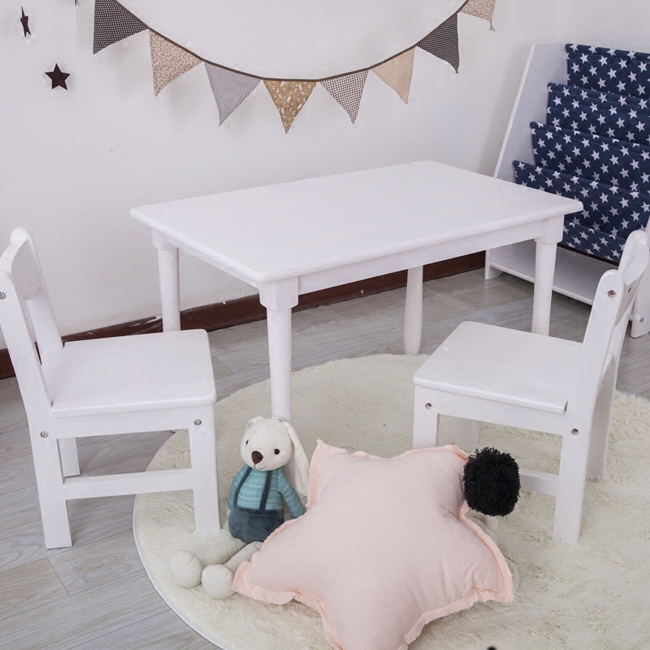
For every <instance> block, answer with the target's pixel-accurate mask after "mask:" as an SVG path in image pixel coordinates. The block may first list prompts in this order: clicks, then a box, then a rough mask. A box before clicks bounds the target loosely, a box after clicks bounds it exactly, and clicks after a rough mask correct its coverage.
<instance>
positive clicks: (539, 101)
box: [485, 43, 650, 337]
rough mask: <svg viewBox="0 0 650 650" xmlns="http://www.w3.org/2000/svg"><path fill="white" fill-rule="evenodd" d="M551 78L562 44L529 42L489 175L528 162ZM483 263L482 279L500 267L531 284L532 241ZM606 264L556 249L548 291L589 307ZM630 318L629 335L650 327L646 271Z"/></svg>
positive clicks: (508, 173)
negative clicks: (533, 126)
mask: <svg viewBox="0 0 650 650" xmlns="http://www.w3.org/2000/svg"><path fill="white" fill-rule="evenodd" d="M551 82H553V83H566V53H565V49H564V44H563V43H541V44H538V45H535V46H533V48H532V50H531V53H530V56H529V58H528V62H527V64H526V69H525V71H524V76H523V79H522V81H521V85H520V86H519V92H518V94H517V99H516V100H515V106H514V108H513V111H512V114H511V116H510V122H509V124H508V128H507V131H506V136H505V139H504V141H503V145H502V147H501V152H500V154H499V160H498V161H497V166H496V171H495V173H494V175H495V177H497V178H501V179H503V180H507V181H511V182H513V181H514V174H513V168H512V161H513V160H521V161H523V162H533V147H532V142H531V135H530V122H532V121H535V122H541V123H544V122H546V101H547V95H548V92H547V87H548V84H549V83H551ZM485 262H486V267H485V277H486V278H491V277H494V276H495V275H498V273H499V272H501V271H503V272H505V273H509V274H510V275H514V276H516V277H518V278H522V279H523V280H528V281H529V282H534V278H535V245H534V243H533V242H522V243H521V244H515V245H513V246H504V247H502V248H495V249H492V250H489V251H487V252H486V258H485ZM612 268H615V265H614V264H611V263H609V262H604V261H602V260H598V259H595V258H593V257H588V256H587V255H583V254H581V253H577V252H575V251H570V250H567V249H565V248H558V251H557V262H556V266H555V283H554V285H553V290H554V291H556V292H557V293H561V294H563V295H565V296H569V297H570V298H574V299H575V300H579V301H581V302H584V303H587V304H589V305H591V304H593V301H594V295H595V293H596V286H597V285H598V281H599V280H600V277H601V276H602V274H603V273H604V272H605V271H608V270H609V269H612ZM631 320H632V329H631V335H632V336H633V337H637V336H642V335H643V334H647V333H648V332H649V331H650V273H646V274H645V276H644V278H643V280H642V283H641V286H640V288H639V293H638V295H637V298H636V301H635V303H634V308H633V310H632V315H631Z"/></svg>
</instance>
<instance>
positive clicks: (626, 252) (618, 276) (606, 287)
mask: <svg viewBox="0 0 650 650" xmlns="http://www.w3.org/2000/svg"><path fill="white" fill-rule="evenodd" d="M649 258H650V251H649V250H648V236H647V234H646V232H645V231H643V230H637V231H635V232H633V233H631V234H630V236H629V237H628V238H627V241H626V242H625V247H624V249H623V255H622V256H621V261H620V264H619V266H618V269H612V270H610V271H606V272H605V273H604V274H603V276H602V277H601V278H600V282H599V283H598V288H597V289H596V295H595V297H594V302H593V305H592V308H591V314H590V316H589V322H588V323H587V329H586V331H585V336H584V339H583V345H582V352H581V355H580V364H579V368H578V372H577V375H576V380H575V384H574V386H573V389H572V393H571V397H570V399H569V402H570V403H572V402H575V401H576V400H577V399H579V400H580V401H586V402H587V404H589V405H593V404H595V401H596V398H597V396H598V392H599V390H600V387H601V385H602V382H603V380H604V376H605V372H606V369H607V367H608V363H614V364H616V368H618V361H619V358H620V355H621V348H622V347H623V340H624V338H625V332H626V330H627V325H628V322H629V319H630V312H631V311H632V304H633V302H634V298H635V297H636V293H637V290H638V287H639V284H640V282H641V279H642V277H643V274H644V272H645V270H646V268H647V266H648V260H649Z"/></svg>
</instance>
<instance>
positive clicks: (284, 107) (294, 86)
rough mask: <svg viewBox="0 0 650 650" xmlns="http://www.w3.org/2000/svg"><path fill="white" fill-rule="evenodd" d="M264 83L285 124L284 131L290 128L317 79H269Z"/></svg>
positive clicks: (287, 131) (286, 131)
mask: <svg viewBox="0 0 650 650" xmlns="http://www.w3.org/2000/svg"><path fill="white" fill-rule="evenodd" d="M264 85H265V86H266V89H267V90H268V91H269V95H271V98H272V99H273V102H274V103H275V105H276V107H277V109H278V112H279V113H280V117H281V118H282V124H283V125H284V132H285V133H289V129H290V128H291V125H292V124H293V121H294V120H295V119H296V116H297V115H298V113H300V111H301V110H302V107H303V106H304V105H305V103H306V102H307V100H308V99H309V95H311V92H312V90H314V86H315V85H316V82H315V81H269V80H266V79H265V80H264Z"/></svg>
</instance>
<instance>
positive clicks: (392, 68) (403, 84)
mask: <svg viewBox="0 0 650 650" xmlns="http://www.w3.org/2000/svg"><path fill="white" fill-rule="evenodd" d="M414 57H415V48H413V49H411V50H407V51H406V52H404V53H403V54H400V55H399V56H396V57H395V58H393V59H390V60H388V61H386V62H385V63H382V64H381V65H378V66H377V67H376V68H373V69H372V71H373V72H374V73H375V74H376V75H377V76H378V77H379V78H380V79H381V80H382V81H383V82H384V83H385V84H387V85H389V86H390V87H391V88H392V89H393V90H394V91H395V92H396V93H397V94H398V95H399V96H400V98H401V100H402V101H403V102H404V103H405V104H408V103H409V91H410V90H411V77H413V59H414Z"/></svg>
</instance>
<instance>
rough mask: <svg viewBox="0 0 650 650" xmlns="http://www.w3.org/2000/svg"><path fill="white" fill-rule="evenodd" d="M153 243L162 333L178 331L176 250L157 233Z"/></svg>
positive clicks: (179, 325) (178, 304)
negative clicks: (156, 265) (156, 261)
mask: <svg viewBox="0 0 650 650" xmlns="http://www.w3.org/2000/svg"><path fill="white" fill-rule="evenodd" d="M153 243H154V246H155V247H156V249H157V250H158V275H159V279H160V302H161V307H162V321H163V332H174V331H178V330H180V329H181V309H180V280H179V269H178V248H177V247H176V246H174V245H173V244H172V243H171V242H170V241H169V240H168V239H167V238H165V237H163V236H162V235H161V234H160V233H157V232H154V233H153Z"/></svg>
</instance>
